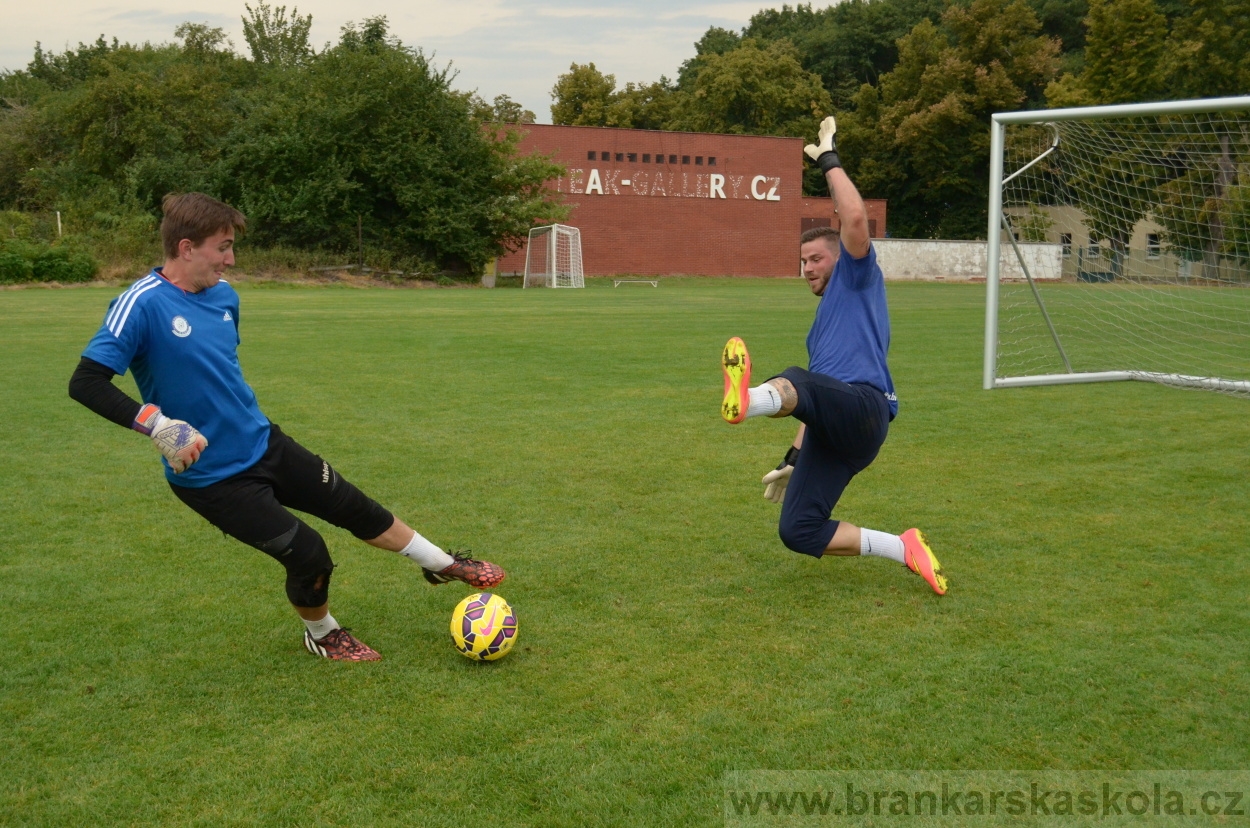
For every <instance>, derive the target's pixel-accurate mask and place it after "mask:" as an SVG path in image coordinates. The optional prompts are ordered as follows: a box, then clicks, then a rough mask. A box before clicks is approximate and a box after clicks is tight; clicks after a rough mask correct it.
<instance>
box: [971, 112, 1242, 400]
mask: <svg viewBox="0 0 1250 828" xmlns="http://www.w3.org/2000/svg"><path fill="white" fill-rule="evenodd" d="M987 238H988V240H989V244H988V250H987V253H988V268H987V273H986V297H985V299H986V302H985V361H984V376H983V383H982V384H983V387H984V388H986V389H990V388H1006V387H1017V386H1029V385H1053V384H1059V383H1073V382H1102V381H1108V380H1128V379H1133V380H1147V381H1151V382H1160V383H1165V384H1168V385H1174V386H1179V387H1183V388H1203V389H1210V390H1215V391H1223V392H1226V393H1230V394H1234V395H1241V396H1247V397H1250V97H1237V98H1215V99H1209V100H1194V101H1173V102H1166V103H1151V104H1125V105H1120V106H1098V107H1084V108H1078V109H1052V110H1037V111H1031V112H1007V113H998V114H995V115H994V116H993V119H992V125H991V132H990V189H989V226H988V235H987ZM1026 244H1027V245H1035V244H1044V245H1052V246H1054V248H1055V250H1056V251H1057V254H1056V255H1055V256H1053V257H1043V258H1042V259H1040V260H1039V259H1037V258H1036V257H1033V258H1031V259H1029V264H1028V265H1026V263H1025V262H1026V259H1025V256H1024V253H1023V252H1022V249H1021V248H1022V247H1025V246H1026ZM1008 260H1010V261H1011V262H1012V264H1013V265H1014V264H1015V263H1017V262H1018V263H1019V265H1020V268H1021V269H1022V270H1023V278H1021V279H1007V278H1004V276H1003V272H1004V264H1005V263H1006V262H1007V261H1008ZM1039 261H1040V262H1042V264H1040V265H1039V264H1038V262H1039ZM1033 271H1037V272H1033Z"/></svg>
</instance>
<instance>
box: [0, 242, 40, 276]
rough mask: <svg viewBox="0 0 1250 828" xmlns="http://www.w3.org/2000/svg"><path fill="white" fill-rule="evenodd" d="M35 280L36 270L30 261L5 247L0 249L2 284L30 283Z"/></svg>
mask: <svg viewBox="0 0 1250 828" xmlns="http://www.w3.org/2000/svg"><path fill="white" fill-rule="evenodd" d="M33 278H34V268H33V266H32V265H31V261H30V259H28V258H26V257H25V256H23V255H21V254H20V253H16V252H13V251H11V250H9V249H8V245H5V247H4V248H3V249H0V284H13V283H15V282H29V281H30V280H31V279H33Z"/></svg>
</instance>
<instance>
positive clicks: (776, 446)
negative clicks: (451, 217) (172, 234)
mask: <svg viewBox="0 0 1250 828" xmlns="http://www.w3.org/2000/svg"><path fill="white" fill-rule="evenodd" d="M117 292H118V289H115V288H114V289H104V288H82V289H73V290H42V289H32V290H15V291H3V292H0V317H2V318H3V320H4V321H3V324H0V348H2V349H3V354H4V359H3V362H2V363H0V378H2V379H3V387H4V389H5V394H4V395H3V397H2V398H0V422H2V423H3V425H2V426H0V434H2V435H3V439H2V440H0V463H2V468H3V474H2V476H0V502H2V503H3V507H2V509H0V540H2V541H3V542H2V544H0V596H2V598H3V600H2V601H0V624H2V628H3V630H4V633H5V635H4V641H5V646H6V652H5V653H4V655H3V657H0V724H2V725H3V726H2V727H0V823H3V824H6V825H85V824H135V825H184V824H198V825H233V824H267V825H268V824H273V825H299V826H310V825H421V826H465V825H472V824H484V825H506V826H516V827H517V828H520V826H570V828H572V827H573V826H702V825H718V824H721V822H722V797H723V789H722V778H723V775H724V774H725V773H726V771H731V770H752V769H773V770H819V769H866V768H900V769H901V768H911V769H992V768H1022V769H1031V768H1036V769H1046V768H1053V769H1181V768H1195V769H1245V768H1247V767H1250V717H1247V715H1246V711H1247V707H1246V699H1247V698H1250V669H1248V666H1250V665H1248V661H1250V637H1248V636H1247V634H1246V630H1247V629H1248V628H1250V602H1248V599H1247V589H1246V584H1247V583H1248V582H1250V557H1248V556H1247V554H1246V546H1245V544H1246V538H1247V537H1250V510H1248V509H1247V503H1248V502H1250V483H1248V482H1247V467H1246V457H1247V453H1246V446H1247V445H1250V407H1248V406H1250V402H1247V401H1246V400H1240V399H1234V398H1230V397H1226V396H1222V395H1217V394H1210V393H1201V392H1192V391H1177V390H1172V389H1167V388H1162V387H1158V386H1154V385H1151V384H1147V383H1112V384H1106V385H1087V386H1067V387H1052V388H1036V389H1021V390H1009V391H993V392H985V391H982V390H980V377H981V365H980V357H981V325H982V319H983V305H982V303H983V296H984V288H983V287H980V286H972V285H931V284H891V285H890V286H889V295H890V302H891V309H892V318H893V326H894V344H893V348H892V352H891V363H892V368H893V372H894V378H895V383H896V385H897V387H898V392H899V397H900V400H901V412H900V415H899V417H898V419H897V420H895V422H894V424H893V426H892V430H891V435H890V438H889V440H888V441H887V442H886V445H885V447H884V449H883V450H882V452H881V455H880V456H879V458H878V459H877V461H876V463H875V464H874V465H873V466H872V467H871V468H870V469H868V470H867V471H866V472H865V473H864V474H862V475H861V476H860V477H859V478H857V479H856V481H855V482H854V483H852V485H851V487H850V489H849V490H848V491H847V494H846V496H845V498H844V499H843V502H842V503H841V504H840V506H839V510H838V515H839V516H841V517H845V518H846V519H847V520H850V521H852V522H855V523H857V524H861V525H866V526H869V527H873V528H877V529H883V530H891V531H896V532H897V531H902V530H903V529H906V528H908V527H909V526H913V525H916V526H920V527H922V528H923V529H924V530H925V531H926V533H927V534H928V535H929V537H930V539H931V541H932V542H933V544H934V546H935V548H936V549H937V551H938V554H939V555H940V556H941V558H942V561H943V563H944V564H945V566H946V569H947V572H948V574H949V575H950V578H951V583H952V587H951V592H950V594H949V595H947V596H946V597H945V598H938V597H937V596H935V595H933V594H932V592H931V591H930V590H929V588H928V587H927V586H926V585H925V584H924V583H923V582H922V581H921V580H920V579H919V578H917V577H916V576H914V575H911V574H910V573H908V572H906V571H905V570H903V569H902V568H901V567H898V566H895V565H891V564H887V563H886V562H885V561H883V560H881V559H852V560H835V559H827V560H823V561H817V560H814V559H811V558H807V557H803V556H800V555H795V554H793V553H791V552H788V551H787V550H785V549H784V548H783V547H782V546H781V544H780V542H779V541H778V539H777V535H776V518H777V507H775V506H773V505H772V504H770V503H768V502H767V501H765V500H764V499H763V498H762V497H761V492H762V487H761V486H760V485H759V482H758V481H759V478H760V476H761V475H762V474H763V473H764V472H765V471H767V470H769V469H771V468H772V467H773V466H774V465H775V464H776V462H777V460H778V459H779V458H780V456H781V454H782V453H783V452H784V450H785V447H786V445H787V443H788V441H789V440H790V439H791V437H792V435H793V430H792V424H791V423H789V422H784V423H780V422H775V421H767V420H766V421H760V420H751V421H749V422H747V423H745V424H744V425H742V426H739V427H730V426H727V425H725V424H724V423H723V422H722V421H721V420H720V418H719V416H718V411H717V408H718V403H719V399H720V385H721V378H720V372H719V367H718V356H719V349H720V347H721V345H722V344H723V343H724V341H725V339H726V338H727V337H728V336H730V335H734V334H737V335H740V336H743V337H744V338H745V339H746V341H747V343H748V344H749V345H750V346H751V348H752V357H753V360H754V363H755V366H756V375H757V376H760V377H765V376H767V375H768V374H769V373H770V372H772V371H776V370H780V369H781V368H784V367H785V366H787V365H790V364H794V363H799V364H805V362H806V357H805V351H804V345H803V340H804V335H805V333H806V330H807V326H808V324H809V323H810V320H811V316H812V313H813V299H812V297H811V296H810V295H809V294H808V293H807V291H806V288H805V287H804V286H803V285H802V284H801V283H799V282H798V280H784V281H782V280H747V279H741V280H728V279H724V280H722V279H691V280H664V281H662V282H661V285H660V287H659V288H655V289H653V288H651V287H650V286H639V285H625V286H622V287H621V288H619V289H613V288H612V287H611V282H610V281H609V282H606V283H605V282H601V281H595V282H592V283H591V284H590V285H589V286H588V288H587V289H586V290H584V291H550V290H534V291H524V292H522V291H502V290H496V291H487V290H387V289H375V290H358V289H343V288H317V287H282V286H272V285H271V286H251V287H249V286H247V285H243V286H241V287H240V293H241V294H242V314H241V327H242V334H243V345H242V347H241V350H240V356H241V361H242V363H243V367H244V371H245V373H246V375H247V377H248V379H249V380H250V382H251V384H252V386H253V387H254V388H255V389H256V392H257V394H258V396H259V398H260V401H261V406H262V408H263V409H264V410H265V411H266V413H267V414H268V415H269V416H270V417H271V418H272V419H273V420H274V421H275V422H278V423H280V424H281V425H282V427H283V428H284V429H285V430H286V431H287V432H289V433H290V434H292V435H293V436H295V437H296V438H297V439H299V440H300V441H302V442H304V443H305V444H306V445H308V446H309V447H311V448H313V449H314V450H316V451H318V452H319V453H321V454H323V455H324V456H325V457H327V458H328V459H330V460H331V462H332V463H333V464H334V465H335V466H336V468H337V469H338V470H339V471H340V472H342V473H343V474H344V475H345V476H346V477H347V478H348V479H350V480H353V481H354V482H356V483H357V484H359V485H360V486H361V487H362V488H364V489H365V490H366V491H367V492H369V493H370V494H372V495H373V496H374V497H376V498H377V499H379V500H380V501H382V502H383V503H384V504H386V505H388V506H389V507H390V508H391V509H393V510H394V511H396V512H397V513H398V514H399V515H401V516H403V517H404V518H405V519H407V520H408V521H409V522H411V523H413V524H414V525H415V526H417V527H418V528H419V529H420V530H421V531H422V532H423V533H424V534H425V535H426V536H427V537H429V538H431V539H432V540H434V541H435V542H436V543H439V544H441V545H444V546H447V547H452V548H466V547H467V548H471V549H472V550H473V551H474V553H476V554H480V555H481V556H484V557H489V558H490V559H492V560H495V561H497V562H499V563H500V564H502V565H503V566H505V567H506V568H507V569H508V570H509V573H510V577H509V579H508V581H507V582H506V584H505V585H504V587H503V588H501V589H500V590H499V592H500V593H501V594H502V595H504V596H505V597H506V598H507V599H509V600H510V601H511V602H512V604H513V606H514V607H515V608H516V610H517V612H518V615H519V618H520V625H521V628H520V636H519V641H518V644H517V647H516V649H515V650H514V652H513V653H512V654H511V655H510V656H508V657H507V658H506V659H504V660H503V661H501V662H499V663H497V664H492V665H479V664H474V663H471V662H469V661H468V660H467V659H464V658H462V657H461V656H459V655H457V654H456V653H455V652H454V650H453V649H452V647H451V644H450V641H449V636H448V631H447V622H448V617H449V614H450V611H451V609H452V607H453V606H454V605H455V604H456V602H457V601H459V599H460V598H462V597H463V596H464V595H465V594H466V588H464V587H463V586H462V585H459V584H452V585H448V586H444V587H440V588H437V589H435V588H432V587H430V586H428V585H427V584H426V583H425V582H424V581H423V580H421V578H420V576H419V573H418V572H417V571H416V570H415V568H414V567H412V566H411V564H409V563H408V562H407V561H404V560H402V559H401V558H399V557H398V556H395V555H392V554H389V553H384V552H379V551H376V550H373V549H370V548H368V547H365V546H364V545H363V544H360V543H358V542H356V541H354V540H353V539H352V538H351V537H350V536H348V535H347V534H346V533H345V532H342V531H340V530H336V529H332V528H330V527H325V526H324V525H321V524H318V526H319V528H321V529H323V530H324V533H325V534H326V536H327V538H328V540H329V543H330V547H331V551H332V553H333V555H334V556H335V559H336V561H337V563H338V564H339V569H338V571H337V572H336V574H335V580H334V586H333V590H332V593H331V594H332V602H331V606H332V609H333V611H334V613H335V615H336V616H337V617H338V618H339V620H340V621H342V622H344V623H345V624H348V625H349V626H351V627H352V628H353V629H354V630H355V631H356V632H357V633H358V634H359V635H360V637H361V638H362V639H363V640H364V641H366V642H367V643H369V644H370V645H372V646H373V647H375V648H377V649H378V650H379V651H381V652H382V653H383V655H384V656H385V660H384V661H382V662H380V663H377V664H363V665H361V664H336V663H329V662H325V661H320V660H317V659H314V658H312V657H311V656H309V655H308V654H307V653H306V652H304V650H303V649H302V647H301V645H300V633H301V630H302V627H301V626H300V624H299V622H298V620H297V619H296V617H295V615H294V614H293V613H292V612H291V611H290V609H289V608H288V607H287V606H285V602H284V594H283V591H282V576H281V570H280V568H279V567H278V566H277V565H276V564H275V563H273V561H271V560H270V559H268V558H267V557H265V556H264V555H262V554H260V553H259V552H256V551H255V550H252V549H250V548H247V547H244V546H242V545H240V544H238V543H235V542H233V541H230V540H227V539H224V538H223V537H222V536H221V534H220V533H219V532H215V531H214V530H212V529H211V527H209V526H208V525H207V524H205V523H203V522H202V521H201V520H200V519H199V518H198V517H196V516H195V515H194V514H192V513H191V512H190V511H189V510H187V509H185V508H184V507H182V506H181V505H180V504H179V503H178V502H177V501H176V500H175V498H174V497H173V495H172V494H171V493H170V492H169V490H168V487H167V486H166V484H165V482H164V480H163V478H162V476H161V474H160V473H159V469H158V463H157V460H156V455H155V452H154V450H153V449H152V448H151V447H150V446H147V445H145V444H144V442H143V441H142V440H141V439H140V438H139V437H137V436H136V435H134V434H133V433H129V432H126V431H124V430H123V429H120V428H118V427H116V426H113V425H110V424H108V423H106V422H104V421H103V420H100V419H99V418H97V417H95V416H94V415H92V414H91V413H89V412H88V411H87V410H86V409H83V408H82V407H80V406H78V405H77V404H76V403H73V402H71V401H70V400H69V399H68V397H67V396H66V390H65V388H66V381H67V380H68V377H69V374H70V373H71V371H72V369H73V367H74V365H75V364H76V361H77V358H78V355H79V353H80V352H81V350H82V348H83V346H84V345H85V343H86V341H87V339H88V338H89V337H90V336H91V334H92V333H93V332H94V330H95V329H96V327H97V326H98V325H99V323H100V320H101V319H102V316H103V313H104V309H105V306H106V304H107V302H108V301H109V299H110V298H111V297H112V296H113V295H115V294H116V293H117ZM125 385H126V386H127V387H129V388H133V386H130V381H129V379H128V378H127V379H126V380H125Z"/></svg>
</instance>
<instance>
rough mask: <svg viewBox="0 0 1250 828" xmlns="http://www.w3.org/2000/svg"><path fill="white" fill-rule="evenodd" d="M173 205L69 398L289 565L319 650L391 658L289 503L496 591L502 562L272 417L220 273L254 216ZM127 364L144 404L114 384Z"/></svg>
mask: <svg viewBox="0 0 1250 828" xmlns="http://www.w3.org/2000/svg"><path fill="white" fill-rule="evenodd" d="M162 209H163V211H164V218H163V220H162V221H161V242H162V244H163V245H164V248H165V264H164V266H163V267H157V268H154V269H153V270H152V271H151V272H150V273H148V274H147V275H146V276H144V277H143V278H142V279H140V280H138V281H137V282H135V283H134V284H133V285H131V286H130V287H129V288H127V289H126V290H125V291H123V292H122V294H121V295H120V296H118V297H117V298H116V299H114V300H113V301H112V302H111V303H110V304H109V307H108V311H107V312H106V313H105V317H104V323H103V324H102V325H101V326H100V330H99V331H97V332H96V335H95V336H94V337H93V338H92V339H91V342H90V343H89V344H88V345H87V349H86V350H85V351H84V352H83V355H82V359H81V360H80V361H79V364H78V368H77V369H76V370H75V371H74V375H73V377H72V378H71V379H70V384H69V393H70V396H71V397H73V398H74V399H75V400H77V401H78V402H80V403H82V404H83V405H85V406H87V408H89V409H91V410H92V411H94V412H95V413H97V414H99V415H100V416H102V417H104V418H105V419H108V420H112V421H113V422H115V423H117V424H118V425H121V426H124V427H126V428H131V429H133V430H135V431H137V432H139V433H140V434H144V435H146V436H148V437H150V438H151V439H152V441H153V442H154V443H155V444H156V447H157V449H159V450H160V453H161V455H162V458H163V459H162V463H163V464H164V466H165V477H166V478H167V479H168V481H169V486H170V488H171V489H172V490H173V493H174V494H175V495H176V496H177V497H178V499H179V500H181V501H182V502H183V503H185V504H186V505H187V506H189V507H190V508H191V509H193V510H195V511H196V512H198V513H199V514H200V515H201V516H202V517H204V518H205V519H206V520H208V521H209V522H210V523H212V524H213V525H214V526H216V527H217V528H219V529H221V530H222V531H223V532H225V533H226V534H228V535H230V536H231V537H234V538H237V539H238V540H240V541H242V542H244V543H246V544H248V545H250V546H254V547H256V548H257V549H259V550H261V551H262V552H264V553H266V554H268V555H270V556H271V557H273V558H274V559H275V560H277V561H278V563H280V564H282V566H283V568H284V569H285V570H286V595H287V599H288V600H289V601H290V602H291V605H292V606H293V607H294V608H295V611H296V612H297V613H298V614H299V616H300V618H302V619H303V621H304V627H305V631H304V646H305V647H306V648H307V649H308V651H309V652H311V653H312V654H313V655H316V656H321V657H323V658H330V659H335V660H339V661H377V660H378V659H380V658H381V656H379V655H378V653H377V652H376V651H374V650H373V649H372V648H370V647H368V646H367V645H365V644H363V643H362V642H361V641H360V640H359V639H357V638H356V637H355V636H353V635H352V634H351V633H349V632H348V631H347V630H346V629H344V628H343V627H342V626H340V625H339V623H338V621H336V620H335V618H334V616H333V615H331V614H330V610H329V603H328V596H329V589H330V574H331V572H332V571H333V569H334V562H333V561H332V560H331V559H330V553H329V550H328V549H327V548H326V543H325V541H324V540H323V539H322V537H321V535H319V534H318V533H317V532H316V530H314V529H313V528H312V527H311V526H309V525H308V524H307V523H305V522H304V521H303V520H301V519H300V518H298V517H296V516H295V515H293V514H291V512H290V511H288V509H295V510H298V511H301V512H306V513H308V514H311V515H315V516H317V517H319V518H321V519H322V520H325V521H326V522H328V523H331V524H334V525H335V526H339V527H342V528H344V529H347V530H348V531H350V532H351V533H352V534H354V535H355V536H356V537H357V538H360V539H361V540H363V541H364V542H365V543H368V544H370V545H371V546H376V547H378V548H380V549H387V550H390V551H392V552H398V553H399V554H400V555H403V556H404V557H406V558H408V559H410V560H412V561H413V562H415V563H416V564H418V565H419V566H421V568H422V570H423V574H424V576H425V579H426V580H427V581H429V582H430V583H433V584H442V583H446V582H447V581H451V580H456V581H463V582H465V583H467V584H469V585H470V586H473V587H476V588H478V589H485V588H491V587H494V586H495V585H497V584H498V583H499V582H500V581H502V580H503V579H504V571H503V570H502V569H500V568H499V567H498V566H496V565H495V564H492V563H489V562H487V561H477V560H474V559H472V558H470V557H468V556H467V555H463V554H460V553H452V554H448V553H447V552H445V551H443V550H442V549H440V548H439V547H438V546H435V545H434V544H433V543H431V542H430V541H428V540H426V539H425V538H423V537H422V536H421V535H420V534H419V533H417V532H416V531H414V530H413V529H411V528H410V527H409V526H407V525H406V524H405V523H404V522H403V521H401V520H399V519H398V518H396V517H395V516H394V515H392V514H391V513H390V512H389V511H387V510H386V509H384V508H383V507H382V506H381V505H379V504H378V503H377V502H376V501H374V500H372V499H371V498H369V497H367V496H366V495H365V494H364V493H363V492H361V491H360V490H359V489H358V488H356V487H355V486H353V485H352V484H351V483H349V482H347V481H346V480H345V479H343V477H342V476H340V475H339V473H338V472H337V471H335V470H334V468H332V467H331V466H330V464H329V463H327V462H326V461H325V460H322V459H321V458H320V457H318V456H317V455H315V454H313V453H312V452H311V451H309V450H308V449H306V448H304V447H303V446H301V445H300V444H299V443H297V442H295V440H293V439H291V438H290V437H289V436H287V435H286V434H285V433H283V431H282V429H280V428H279V427H278V426H277V424H276V423H271V422H270V421H269V419H268V418H267V417H266V416H265V415H264V414H263V413H262V412H261V410H260V406H259V405H258V404H257V402H256V394H255V393H253V391H252V388H251V386H249V385H248V384H247V382H246V381H245V380H244V379H243V371H242V369H241V368H240V366H239V356H238V346H239V295H238V293H236V292H235V290H234V288H233V287H231V286H230V284H229V283H228V282H226V281H225V280H224V279H223V278H222V275H223V274H224V273H225V271H226V269H227V268H230V267H233V266H234V236H235V232H236V231H242V230H243V229H244V226H245V219H244V217H243V214H242V213H240V212H239V211H238V210H235V209H234V208H233V207H230V206H229V205H226V204H223V203H222V202H220V201H217V200H216V199H214V198H210V197H209V196H206V195H203V194H202V193H184V194H181V195H170V196H166V198H165V201H164V203H163V204H162ZM127 370H129V371H131V372H132V373H133V374H134V378H135V383H136V384H137V385H138V386H139V393H140V394H141V395H142V396H143V402H142V403H140V402H138V401H136V400H134V399H131V398H130V397H129V396H128V395H127V394H126V393H124V392H123V391H122V390H121V389H119V388H118V387H117V386H115V385H113V382H112V380H113V377H114V376H116V375H118V374H124V373H126V371H127Z"/></svg>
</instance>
